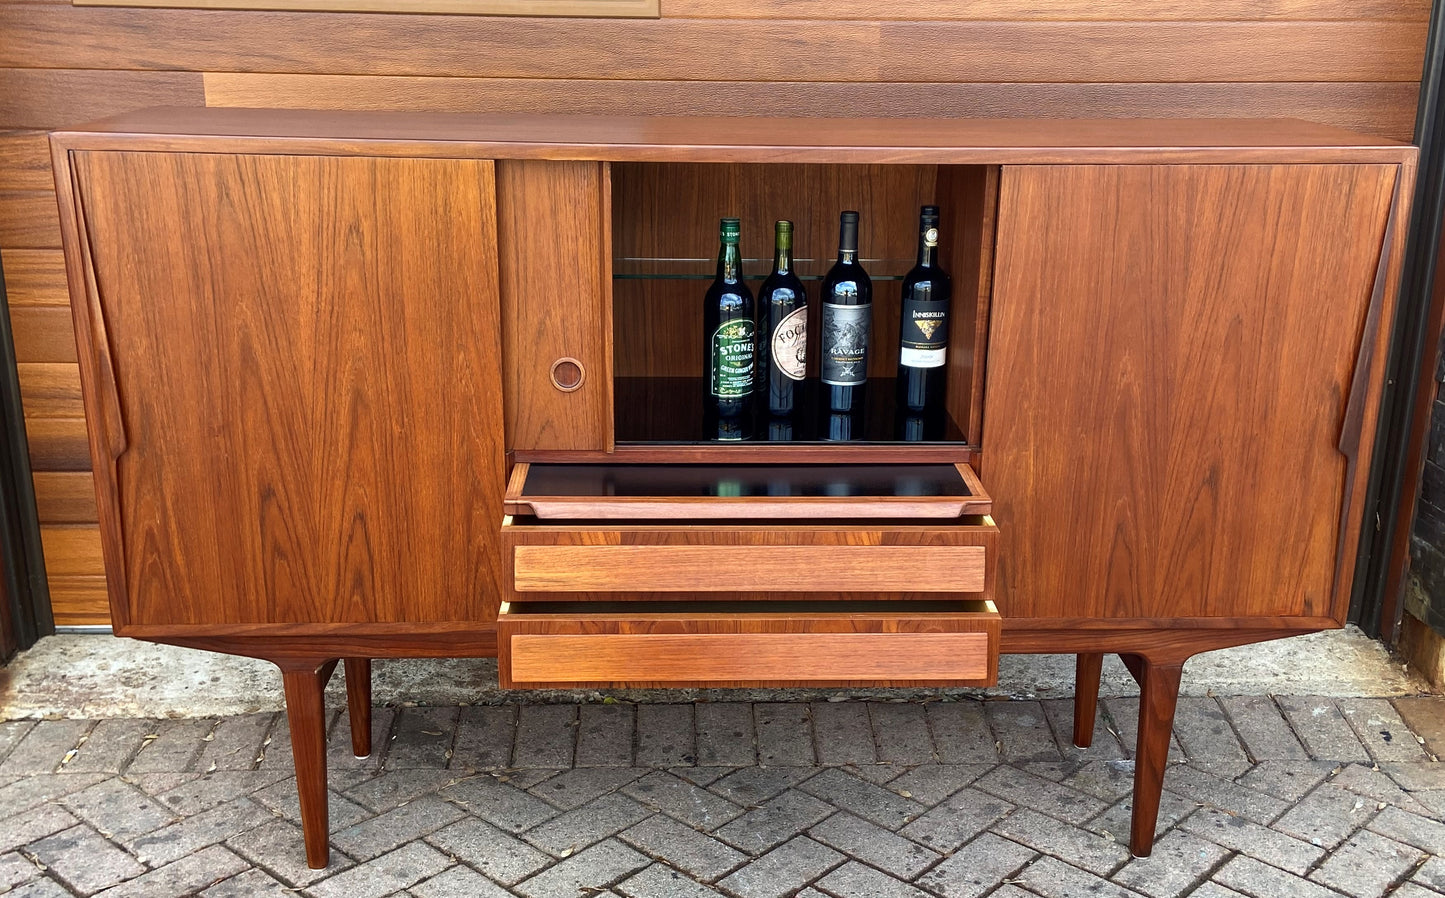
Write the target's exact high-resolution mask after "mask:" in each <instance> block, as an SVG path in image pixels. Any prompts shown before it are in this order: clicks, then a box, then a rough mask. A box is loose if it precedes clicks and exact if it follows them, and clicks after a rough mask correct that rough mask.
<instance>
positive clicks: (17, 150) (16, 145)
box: [0, 131, 55, 191]
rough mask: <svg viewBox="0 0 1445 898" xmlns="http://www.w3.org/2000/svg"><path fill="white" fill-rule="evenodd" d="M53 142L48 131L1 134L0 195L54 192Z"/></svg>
mask: <svg viewBox="0 0 1445 898" xmlns="http://www.w3.org/2000/svg"><path fill="white" fill-rule="evenodd" d="M54 189H55V181H54V180H53V179H52V178H51V176H50V139H49V137H47V136H46V134H45V132H44V131H21V132H12V133H9V134H0V191H7V190H46V191H53V190H54Z"/></svg>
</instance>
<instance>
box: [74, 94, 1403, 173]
mask: <svg viewBox="0 0 1445 898" xmlns="http://www.w3.org/2000/svg"><path fill="white" fill-rule="evenodd" d="M55 137H56V145H57V146H58V147H59V148H61V149H110V148H116V149H119V148H125V149H146V150H172V151H186V150H202V149H204V150H207V151H212V152H214V151H216V150H217V149H218V144H219V146H221V147H225V148H227V149H231V150H234V151H237V152H278V153H291V154H335V153H338V152H360V153H366V154H372V155H388V156H390V155H397V156H422V157H427V156H431V157H483V158H494V159H588V160H591V159H596V160H609V161H617V162H643V161H659V162H662V161H667V162H674V161H675V162H683V161H687V162H870V163H920V164H947V163H960V164H977V163H987V164H1005V163H1007V164H1015V165H1017V164H1050V163H1161V162H1259V163H1289V162H1316V163H1321V162H1407V161H1411V160H1413V159H1414V157H1415V154H1416V150H1415V148H1414V147H1412V146H1410V145H1408V144H1402V143H1399V142H1397V141H1393V140H1386V139H1383V138H1378V137H1370V136H1367V135H1363V134H1356V133H1354V132H1351V131H1346V130H1344V129H1341V128H1336V127H1333V126H1329V125H1320V124H1315V123H1313V122H1305V121H1299V120H1296V119H946V118H940V119H917V118H908V119H856V118H760V117H754V118H748V117H735V118H701V117H677V116H600V115H525V114H498V115H453V114H435V113H407V112H349V111H346V112H337V111H325V112H320V111H313V110H295V109H284V110H279V109H195V108H156V109H147V110H143V111H140V112H133V113H127V114H125V115H120V116H115V117H113V118H109V119H104V120H102V121H100V122H96V123H94V124H91V125H89V126H87V127H84V128H81V129H76V130H72V131H62V132H57V133H56V135H55Z"/></svg>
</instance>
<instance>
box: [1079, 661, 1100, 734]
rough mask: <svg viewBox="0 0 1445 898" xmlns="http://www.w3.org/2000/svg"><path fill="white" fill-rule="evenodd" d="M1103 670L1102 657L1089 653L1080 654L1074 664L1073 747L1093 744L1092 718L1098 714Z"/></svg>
mask: <svg viewBox="0 0 1445 898" xmlns="http://www.w3.org/2000/svg"><path fill="white" fill-rule="evenodd" d="M1103 669H1104V656H1103V655H1102V654H1099V653H1095V652H1090V653H1087V654H1080V655H1078V656H1077V657H1076V659H1075V662H1074V745H1075V746H1076V747H1078V748H1088V747H1089V746H1090V745H1093V744H1094V718H1095V716H1096V715H1097V714H1098V712H1099V678H1100V676H1101V675H1102V673H1103Z"/></svg>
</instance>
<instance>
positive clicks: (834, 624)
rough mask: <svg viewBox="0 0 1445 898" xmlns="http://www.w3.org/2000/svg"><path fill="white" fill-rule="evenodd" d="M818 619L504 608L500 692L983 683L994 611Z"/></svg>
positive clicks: (902, 609) (807, 613) (802, 613)
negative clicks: (545, 688) (550, 688)
mask: <svg viewBox="0 0 1445 898" xmlns="http://www.w3.org/2000/svg"><path fill="white" fill-rule="evenodd" d="M818 604H819V606H820V607H819V608H818V609H817V610H797V611H792V612H789V613H787V614H769V613H766V612H763V611H730V612H727V613H710V612H709V611H708V610H707V609H708V605H707V603H698V604H697V606H696V608H697V610H696V611H691V612H669V613H661V612H654V611H649V610H648V608H647V607H646V605H638V606H637V607H635V608H633V609H631V610H628V611H618V612H616V613H606V614H579V613H575V612H543V613H531V612H529V610H528V606H527V605H526V604H525V603H523V604H511V605H507V606H504V607H503V613H502V615H501V617H500V618H499V619H498V622H497V625H498V633H497V635H498V648H499V650H500V654H499V657H498V670H499V672H500V677H501V680H502V684H503V687H504V688H534V687H538V686H567V685H573V686H580V685H581V684H584V683H586V684H589V685H595V686H603V684H606V685H608V686H622V685H636V686H642V685H646V686H682V685H688V686H725V687H737V686H747V685H759V686H760V685H819V684H822V683H828V684H835V685H904V684H919V683H933V684H942V683H952V684H955V685H988V684H991V683H992V682H993V680H994V679H995V678H996V677H997V663H998V653H997V646H998V632H999V631H998V627H999V617H998V614H997V613H996V612H995V611H994V610H993V609H992V606H989V605H987V604H986V603H980V602H960V603H958V607H957V610H955V611H948V612H928V613H924V612H919V611H914V610H910V609H909V608H908V607H907V606H906V605H903V604H900V606H899V607H898V610H897V611H896V612H890V613H887V614H879V613H869V612H857V611H843V610H839V611H836V612H829V611H828V610H827V609H828V608H829V605H828V603H826V602H825V603H818Z"/></svg>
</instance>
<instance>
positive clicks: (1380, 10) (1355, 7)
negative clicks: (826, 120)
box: [666, 0, 1430, 22]
mask: <svg viewBox="0 0 1445 898" xmlns="http://www.w3.org/2000/svg"><path fill="white" fill-rule="evenodd" d="M666 12H667V15H668V16H669V17H672V18H685V19H692V18H696V19H732V18H736V19H774V18H776V19H823V20H828V21H833V20H836V19H839V18H843V17H846V18H850V19H967V20H1011V19H1017V20H1024V21H1029V20H1040V21H1050V20H1059V21H1082V20H1089V19H1097V20H1107V21H1116V22H1128V21H1134V22H1150V21H1161V22H1170V21H1178V20H1183V21H1197V20H1201V19H1203V20H1209V19H1222V20H1240V19H1256V20H1273V19H1293V20H1310V19H1326V20H1329V19H1383V20H1392V21H1423V20H1425V19H1427V18H1429V15H1430V6H1429V3H1427V2H1425V0H1368V2H1354V0H1214V2H1210V3H1192V2H1187V0H1144V2H1142V3H1138V2H1130V0H1049V2H1046V3H1040V2H1037V0H962V2H959V0H955V2H951V3H931V4H918V3H899V2H896V0H863V2H853V3H849V4H847V5H846V6H842V7H840V6H839V5H838V4H837V3H834V2H832V0H733V2H730V3H726V4H719V3H714V2H712V0H668V2H667V10H666Z"/></svg>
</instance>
